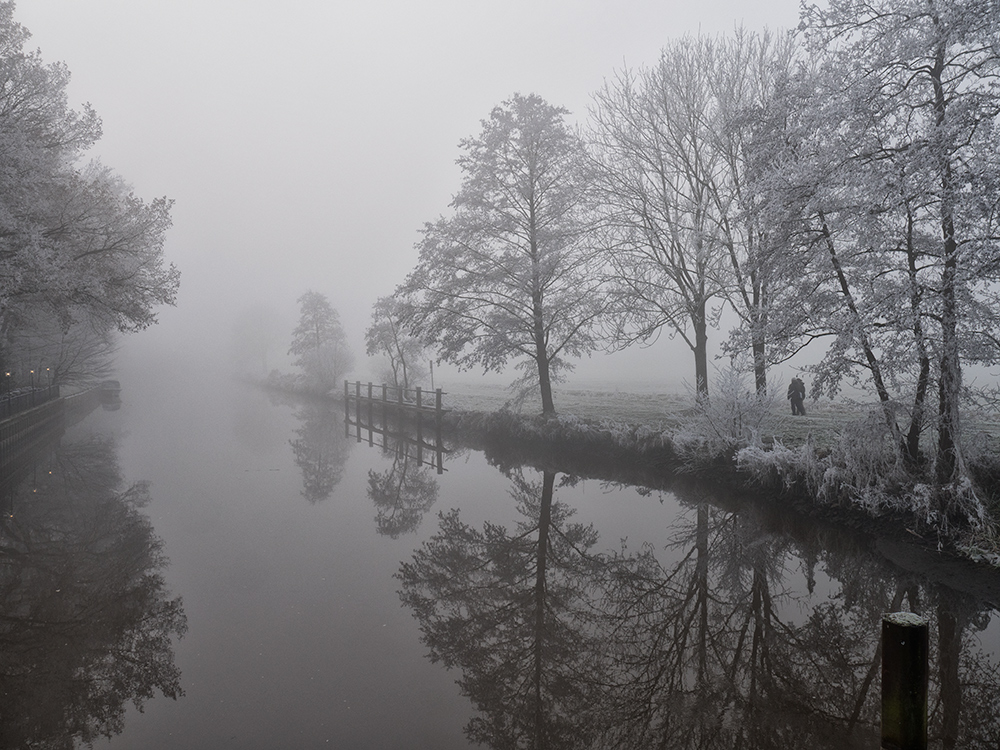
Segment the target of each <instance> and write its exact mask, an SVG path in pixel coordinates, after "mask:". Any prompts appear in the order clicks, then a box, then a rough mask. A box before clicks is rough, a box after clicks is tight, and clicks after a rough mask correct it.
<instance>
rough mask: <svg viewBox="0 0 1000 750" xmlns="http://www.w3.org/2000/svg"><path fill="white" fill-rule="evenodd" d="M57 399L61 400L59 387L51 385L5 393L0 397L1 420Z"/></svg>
mask: <svg viewBox="0 0 1000 750" xmlns="http://www.w3.org/2000/svg"><path fill="white" fill-rule="evenodd" d="M57 398H59V386H58V385H49V386H46V387H44V388H20V389H18V390H16V391H13V392H11V393H5V394H3V395H0V419H7V418H8V417H12V416H14V415H15V414H20V413H21V412H23V411H27V410H28V409H33V408H35V407H36V406H41V405H42V404H44V403H46V402H48V401H53V400H55V399H57Z"/></svg>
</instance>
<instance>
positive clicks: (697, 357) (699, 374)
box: [692, 299, 708, 398]
mask: <svg viewBox="0 0 1000 750" xmlns="http://www.w3.org/2000/svg"><path fill="white" fill-rule="evenodd" d="M706 307H707V303H706V301H705V300H704V299H702V300H701V301H700V302H699V303H698V307H697V309H696V310H695V314H694V315H693V316H692V318H693V320H692V322H693V323H694V378H695V383H696V384H697V385H696V393H697V394H698V397H699V398H702V397H704V396H707V395H708V318H707V315H706V311H705V308H706Z"/></svg>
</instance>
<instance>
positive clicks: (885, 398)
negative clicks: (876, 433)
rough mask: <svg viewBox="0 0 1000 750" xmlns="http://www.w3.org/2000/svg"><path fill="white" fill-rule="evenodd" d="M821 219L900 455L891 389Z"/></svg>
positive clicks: (902, 445)
mask: <svg viewBox="0 0 1000 750" xmlns="http://www.w3.org/2000/svg"><path fill="white" fill-rule="evenodd" d="M819 219H820V222H821V232H822V235H823V238H824V239H825V240H826V249H827V251H828V252H829V253H830V263H831V265H833V270H834V273H836V275H837V282H838V283H839V284H840V292H841V294H843V295H844V301H845V302H847V309H848V310H849V311H850V313H851V316H852V317H853V318H854V320H855V322H856V323H857V324H858V334H857V337H856V338H857V343H858V344H859V345H860V346H861V350H862V351H863V352H864V355H865V362H866V364H867V366H868V371H869V372H870V373H871V374H872V382H873V383H874V384H875V391H876V393H878V400H879V402H880V403H881V404H882V415H883V417H884V418H885V425H886V427H887V428H888V430H889V434H890V435H891V436H892V442H893V445H895V446H896V450H897V456H898V455H899V453H900V452H902V451H904V450H905V449H906V444H905V442H904V440H903V435H902V433H901V432H900V429H899V425H898V424H897V423H896V416H895V415H894V414H893V413H892V398H891V397H890V396H889V389H888V388H886V386H885V380H884V379H883V378H882V367H881V365H880V364H879V361H878V357H876V356H875V350H874V349H873V348H872V345H871V341H869V339H868V335H867V334H866V333H865V331H864V329H863V328H862V326H861V314H860V313H859V312H858V306H857V303H855V301H854V294H853V292H852V291H851V286H850V284H849V283H848V281H847V276H846V274H845V273H844V268H843V266H842V265H841V263H840V257H839V256H838V255H837V248H836V246H835V245H834V244H833V235H832V234H830V227H829V226H828V225H827V223H826V216H825V215H824V213H823V212H822V211H820V212H819Z"/></svg>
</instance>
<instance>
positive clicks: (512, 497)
mask: <svg viewBox="0 0 1000 750" xmlns="http://www.w3.org/2000/svg"><path fill="white" fill-rule="evenodd" d="M184 386H185V384H184V383H183V382H167V383H160V384H158V387H157V388H155V389H154V388H153V387H152V386H147V390H143V389H142V386H141V385H133V386H132V388H131V390H130V384H129V383H128V382H127V381H126V382H125V383H124V390H123V393H122V398H123V405H122V407H121V408H120V409H119V410H117V411H100V410H99V411H95V412H94V413H92V414H91V415H90V416H88V417H87V418H86V419H85V420H84V421H83V422H81V423H79V424H77V425H75V426H73V427H72V428H70V429H69V430H68V431H67V433H66V434H65V435H64V436H63V438H62V439H61V441H60V444H59V447H58V450H56V451H54V452H50V453H49V454H48V455H47V456H45V457H44V458H43V459H42V460H41V461H40V463H39V464H38V466H37V467H36V468H35V470H34V471H33V473H32V474H31V476H29V477H28V478H27V479H26V481H25V482H24V483H23V484H22V485H20V487H19V488H18V489H17V490H15V491H14V492H13V493H11V494H10V497H8V498H7V500H8V502H9V503H11V505H10V507H11V509H12V510H13V511H14V512H13V520H12V521H10V523H9V524H8V529H7V532H8V544H7V546H8V547H9V548H13V547H12V546H11V545H13V544H14V542H11V541H10V540H11V539H13V537H12V536H11V534H13V533H14V532H15V531H16V532H17V533H19V534H21V537H20V538H19V539H20V542H18V543H23V544H25V545H27V546H26V547H23V549H28V551H29V552H31V553H32V554H36V555H47V557H45V558H44V561H42V562H39V560H41V558H32V559H28V560H27V562H23V561H22V562H18V563H16V564H15V563H10V562H8V565H7V571H8V580H9V581H14V580H17V581H19V582H20V583H19V586H21V588H16V587H14V586H13V584H10V585H8V586H7V592H8V593H7V599H6V603H5V604H4V605H3V606H4V607H5V610H6V611H5V614H7V615H8V616H9V617H10V619H11V621H16V620H17V617H18V616H19V615H21V614H23V613H24V612H25V611H27V610H30V609H31V608H32V607H35V608H36V609H35V610H33V611H35V612H41V611H47V612H49V611H60V612H64V611H65V609H72V610H73V611H74V612H75V613H76V616H77V620H78V622H76V624H75V625H73V628H76V630H73V629H72V628H70V630H66V627H68V626H66V624H65V623H63V625H61V626H60V627H63V631H58V632H51V633H48V634H46V632H45V628H44V627H42V626H38V627H36V626H35V625H36V624H37V623H36V624H33V625H32V627H31V628H22V629H21V630H17V628H16V627H15V628H14V629H13V631H11V632H14V633H15V635H16V636H17V638H22V641H17V640H16V638H15V639H13V640H14V641H15V642H16V643H18V644H21V645H19V646H18V648H21V647H22V646H23V654H24V655H25V656H24V658H25V659H26V660H29V661H30V660H31V659H35V660H36V661H34V662H30V664H34V669H35V672H34V673H33V674H34V675H35V676H36V677H37V675H38V674H39V672H38V666H37V663H38V662H37V658H38V657H37V653H38V650H42V651H44V652H45V653H47V654H48V655H49V656H48V660H49V661H58V659H59V658H62V659H64V660H65V661H66V663H74V664H75V663H80V664H87V665H89V666H88V668H87V669H82V670H77V671H76V672H73V671H72V670H69V669H66V670H64V672H65V674H63V673H61V672H60V670H59V669H56V668H46V669H45V670H43V672H44V676H45V679H44V680H40V679H36V678H34V677H33V678H27V679H28V680H29V682H28V683H27V684H32V682H31V681H32V680H34V683H33V684H35V686H36V687H37V690H36V693H37V694H31V695H29V694H27V693H25V697H24V698H23V701H24V702H31V704H32V705H33V706H34V707H35V708H32V712H33V713H32V715H33V717H34V718H33V719H32V722H31V725H30V726H27V725H26V726H25V727H23V731H24V732H25V733H29V734H30V732H36V733H37V734H36V736H37V737H38V738H42V736H43V735H45V733H48V734H47V736H46V738H47V739H49V740H56V739H57V735H58V734H59V732H60V731H62V732H63V734H64V735H65V734H74V733H75V734H76V736H78V737H79V736H80V733H81V731H82V730H81V729H80V727H81V726H83V727H85V726H90V727H98V728H102V727H108V726H113V720H112V723H111V724H104V725H101V724H100V719H99V717H102V716H103V717H104V718H105V719H106V718H107V717H108V716H109V715H110V716H112V717H113V715H114V711H115V707H116V706H118V705H121V704H122V703H125V704H126V705H127V704H129V702H130V701H131V700H132V699H133V698H135V697H137V696H139V697H142V698H143V700H142V701H141V702H142V703H144V710H143V711H142V712H139V711H137V710H135V709H134V708H127V709H126V710H125V714H124V723H123V727H121V729H122V731H121V732H120V733H118V734H116V735H115V736H114V737H113V738H112V739H111V740H110V742H109V741H108V740H106V739H98V740H97V741H96V744H95V746H96V747H99V748H103V747H110V748H114V749H115V750H120V749H122V748H136V749H138V748H143V749H154V750H155V749H156V748H164V749H166V748H206V749H208V748H213V749H214V748H229V747H231V748H292V747H294V748H321V747H335V748H428V747H433V748H445V749H447V748H464V747H469V746H470V744H471V743H470V739H469V737H472V738H473V739H476V740H479V741H481V742H483V743H485V744H487V745H488V746H489V745H492V746H495V747H514V746H517V747H531V746H539V747H567V748H570V747H574V748H579V747H587V746H596V747H626V748H633V747H634V748H639V747H649V746H661V747H677V748H680V747H705V748H715V747H718V748H729V747H734V746H739V745H742V746H746V747H761V746H768V747H789V748H791V747H800V746H803V744H806V745H812V746H815V747H831V748H832V747H848V746H852V745H853V746H858V747H876V746H877V744H878V743H877V739H876V734H875V733H876V732H877V722H878V690H879V687H878V685H879V674H878V664H879V659H878V655H877V653H876V645H877V643H876V641H877V634H878V629H879V618H880V615H881V613H882V612H884V611H888V610H890V609H915V610H918V611H920V612H921V613H923V614H924V615H925V616H927V617H928V619H929V620H930V622H931V642H932V644H931V645H932V676H931V683H932V684H931V711H932V718H931V727H932V735H933V736H934V738H935V742H936V746H938V747H942V746H943V747H950V746H955V745H954V743H955V742H956V741H957V742H958V745H957V746H960V747H984V748H987V747H989V748H996V747H998V742H1000V675H998V670H997V664H998V661H1000V617H998V614H997V601H998V600H997V592H998V590H1000V589H998V587H997V585H996V581H995V579H993V578H982V579H981V578H980V577H979V576H976V575H970V574H968V573H967V572H965V571H962V570H961V569H959V570H957V571H956V570H955V569H948V568H944V569H941V568H938V567H935V566H934V565H933V564H932V561H929V559H928V558H927V557H925V556H922V555H920V554H917V553H915V552H914V550H912V549H908V548H906V547H905V546H900V545H891V544H880V543H877V542H875V541H874V540H872V539H868V538H865V537H861V536H857V535H851V534H846V533H841V532H838V531H836V530H833V529H827V528H822V527H817V526H816V525H815V524H812V523H806V522H799V521H796V520H795V519H794V518H792V517H789V516H782V515H780V514H779V515H778V516H775V515H774V514H773V513H772V514H769V513H766V512H764V511H761V510H759V509H758V510H754V509H741V510H739V511H737V510H736V509H734V508H733V507H731V506H730V505H728V504H727V502H726V499H725V498H719V497H715V496H711V495H705V494H699V493H698V492H697V491H691V490H686V491H685V493H684V494H683V496H682V497H678V496H677V495H675V494H673V493H671V492H666V491H662V490H650V489H640V488H635V487H629V486H622V485H618V484H611V483H608V482H602V481H599V480H596V479H587V480H580V481H577V480H576V479H574V478H573V477H570V476H568V475H566V474H562V473H558V472H550V471H544V472H543V471H540V470H537V469H533V468H527V467H522V468H517V467H515V468H510V467H508V468H507V469H506V470H505V471H501V470H500V469H498V468H497V467H496V466H494V465H491V463H490V462H489V461H488V460H487V458H486V457H485V456H484V455H483V454H481V453H479V452H475V451H468V450H455V451H454V452H453V453H452V454H451V455H450V456H449V457H448V458H447V459H446V461H445V469H446V471H445V472H444V473H443V474H442V475H440V476H439V475H437V474H436V473H434V472H433V470H431V469H428V468H426V467H418V466H416V464H415V462H414V461H412V460H406V459H404V458H402V457H401V455H400V454H399V453H398V452H397V451H393V450H389V451H385V450H380V449H379V448H377V447H374V448H370V447H369V446H368V444H367V442H361V443H359V442H357V441H356V440H355V439H354V438H353V437H351V438H349V439H348V438H346V437H345V436H344V428H343V423H342V415H341V414H340V413H339V412H338V411H337V410H336V409H332V410H331V408H329V407H325V406H323V405H319V404H309V403H301V402H298V403H296V402H284V403H282V402H281V401H278V400H275V399H274V398H273V397H269V396H268V395H267V394H264V393H262V392H260V391H257V390H254V389H252V388H247V387H241V386H232V385H230V384H227V383H218V384H214V385H213V384H205V386H204V387H202V388H199V389H194V390H189V389H187V388H186V387H184ZM49 472H51V473H49ZM140 480H141V481H148V482H149V486H148V493H147V491H146V489H145V487H144V485H139V486H138V487H136V488H135V489H134V490H133V491H132V494H131V495H129V496H127V497H125V498H124V499H123V500H121V501H120V502H118V503H117V504H114V503H112V504H108V503H107V502H106V498H107V497H109V496H110V495H111V492H110V490H109V488H110V487H112V486H114V485H115V484H116V483H119V481H120V484H119V487H118V490H119V491H123V490H126V489H127V488H129V487H131V486H132V485H133V483H135V482H139V481H140ZM39 493H40V496H41V498H42V500H41V501H39V500H38V497H39ZM147 494H148V496H147ZM32 495H34V496H35V497H32ZM143 502H144V503H145V504H144V505H143ZM33 503H34V504H33ZM139 505H142V507H138V506H139ZM81 519H83V520H82V521H81ZM147 519H148V523H147ZM102 524H103V525H102ZM54 528H58V529H62V531H60V532H59V533H58V534H56V533H53V532H52V529H54ZM39 529H47V530H48V532H49V534H48V537H46V539H47V540H48V541H47V543H46V544H47V546H44V547H42V546H40V545H39V544H35V546H34V547H32V546H31V544H29V543H28V541H30V540H31V539H34V538H36V537H38V538H40V536H41V535H40V534H39V533H38V530H39ZM68 529H72V533H70V532H69V531H67V530H68ZM32 534H34V536H32ZM29 537H30V539H29ZM57 537H58V539H57ZM25 540H28V541H25ZM60 540H61V541H60ZM59 544H62V545H63V547H60V546H59ZM19 549H22V548H19ZM32 550H34V552H32ZM8 557H9V558H10V556H8ZM163 558H166V559H167V560H169V562H166V561H165V560H164V559H163ZM53 561H54V562H53ZM17 565H22V566H23V567H22V568H18V567H17ZM56 568H58V569H59V570H61V571H63V579H59V578H58V576H53V575H49V574H48V573H44V571H50V572H51V570H52V569H56ZM26 571H27V572H26ZM39 571H43V573H40V572H39ZM29 573H30V575H29ZM157 576H161V577H162V579H161V578H158V577H157ZM71 579H72V580H71ZM60 580H63V581H64V582H63V583H60ZM64 585H65V586H66V588H65V589H63V588H62V587H63V586H64ZM15 589H16V590H15ZM12 591H13V592H15V593H16V597H15V595H14V593H11V592H12ZM122 592H128V594H127V596H126V595H125V594H123V593H122ZM70 593H72V596H73V597H74V599H73V604H71V605H70V604H64V603H63V602H64V601H65V600H64V599H60V598H59V597H68V595H69V594H70ZM53 607H55V609H52V608H53ZM59 607H63V608H64V610H60V609H59ZM46 608H48V609H46ZM74 608H75V609H74ZM81 622H82V623H87V624H83V625H81V624H80V623H81ZM185 629H186V632H184V634H183V637H182V638H180V639H178V638H177V637H176V636H177V634H178V633H180V632H183V631H185ZM28 630H30V631H31V633H30V637H29V636H28V635H25V632H27V631H28ZM77 631H79V632H77ZM66 632H69V633H70V635H69V636H67V635H66ZM109 633H112V634H114V633H119V634H121V635H120V638H118V640H115V637H113V636H111V635H108V634H109ZM60 638H62V639H63V641H66V642H67V643H68V642H70V641H72V642H73V643H74V644H76V645H75V646H74V648H75V649H76V650H72V649H70V648H69V646H66V648H67V649H69V650H70V651H71V653H67V654H65V655H62V656H60V655H59V654H58V653H55V651H58V649H57V648H56V647H55V646H54V644H56V643H57V642H59V639H60ZM32 639H34V640H32ZM32 649H35V651H32ZM54 649H55V651H54ZM18 653H22V652H18ZM81 654H83V656H82V655H81ZM137 655H138V656H137ZM126 656H127V657H128V658H126ZM171 656H172V658H173V664H171ZM74 660H76V661H74ZM133 661H136V662H137V663H135V664H133V663H132V662H133ZM109 664H110V665H111V666H109ZM123 665H125V666H123ZM22 666H23V667H24V668H25V669H28V673H29V674H32V673H31V671H30V668H29V666H28V665H22ZM50 667H51V665H50ZM173 667H176V669H178V670H179V675H177V674H176V673H174V672H173V671H172V668H173ZM449 668H450V669H449ZM13 670H14V668H13V667H11V666H8V669H7V671H8V672H9V673H11V674H12V673H13ZM84 673H85V674H84ZM13 679H14V678H13V677H10V678H8V679H7V686H6V688H5V692H7V694H8V699H7V700H8V701H9V700H10V698H9V696H10V694H11V693H10V690H11V687H12V686H14V685H15V682H13V681H12V680H13ZM60 680H63V682H60ZM43 683H44V684H43ZM151 686H152V688H153V689H152V694H153V697H151V698H148V699H147V698H145V697H144V696H143V692H144V691H145V690H147V689H150V688H151ZM942 686H944V687H943V688H942ZM175 688H179V689H180V690H182V691H183V695H181V696H179V697H178V698H177V699H176V700H172V699H170V698H168V697H164V696H163V695H162V691H163V690H166V692H168V693H170V692H172V691H174V689H175ZM29 693H30V691H29ZM40 696H44V699H42V698H41V697H40ZM39 706H40V707H39ZM70 706H72V712H75V713H74V714H73V717H72V721H71V720H70V719H69V718H67V717H68V716H69V715H70V713H72V712H71V711H68V710H67V709H68V707H70ZM19 710H20V709H19ZM88 711H89V712H90V714H91V715H92V718H90V719H88V720H83V719H81V718H80V714H81V713H83V714H86V713H87V712H88ZM87 721H89V724H88V723H87ZM73 722H76V723H73ZM60 727H62V729H60ZM116 730H117V728H116ZM0 739H4V740H5V744H2V745H0V746H3V747H17V746H19V745H18V744H16V743H15V739H16V738H15V736H14V735H13V734H12V733H10V732H8V736H7V737H4V736H3V735H2V734H0ZM18 741H20V740H18ZM514 743H516V744H514ZM533 743H534V744H533ZM43 746H48V745H43ZM52 746H55V744H53V745H52Z"/></svg>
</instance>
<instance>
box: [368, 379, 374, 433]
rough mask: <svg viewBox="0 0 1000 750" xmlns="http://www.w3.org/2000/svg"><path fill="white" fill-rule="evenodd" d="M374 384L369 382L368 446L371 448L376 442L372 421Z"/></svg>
mask: <svg viewBox="0 0 1000 750" xmlns="http://www.w3.org/2000/svg"><path fill="white" fill-rule="evenodd" d="M372 406H373V401H372V384H371V382H370V381H369V383H368V447H369V448H371V447H372V445H374V444H375V440H374V433H373V432H372V427H373V425H374V423H373V422H372Z"/></svg>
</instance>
